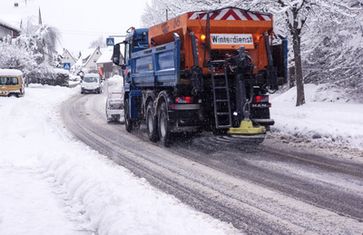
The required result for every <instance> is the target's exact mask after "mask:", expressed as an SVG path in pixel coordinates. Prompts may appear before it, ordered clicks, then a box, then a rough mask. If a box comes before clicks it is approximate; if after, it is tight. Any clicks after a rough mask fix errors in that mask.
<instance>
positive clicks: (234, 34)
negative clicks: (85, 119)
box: [113, 7, 287, 143]
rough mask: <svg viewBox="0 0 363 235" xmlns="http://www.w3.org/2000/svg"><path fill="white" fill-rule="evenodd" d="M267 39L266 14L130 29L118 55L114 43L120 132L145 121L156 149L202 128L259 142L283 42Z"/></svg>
mask: <svg viewBox="0 0 363 235" xmlns="http://www.w3.org/2000/svg"><path fill="white" fill-rule="evenodd" d="M275 38H276V37H275V35H274V34H273V16H272V15H271V14H268V13H260V12H253V11H248V10H243V9H239V8H234V7H226V8H222V9H217V10H213V11H195V12H187V13H184V14H182V15H180V16H178V17H175V18H173V19H170V20H168V21H166V22H163V23H161V24H158V25H155V26H152V27H150V28H149V29H134V28H131V29H130V31H129V34H128V36H127V37H126V40H125V41H124V42H123V43H124V44H125V51H124V56H121V55H120V45H116V46H115V47H114V55H113V61H114V63H116V64H118V65H121V67H122V69H123V74H124V77H125V94H124V95H125V99H124V100H125V126H126V129H127V130H128V131H131V130H132V129H133V128H135V127H138V126H139V125H138V124H139V123H140V122H143V121H146V124H147V130H148V134H149V138H150V140H152V141H157V140H159V139H160V140H161V141H162V142H163V143H168V142H169V141H168V140H169V139H170V138H169V136H170V135H171V133H173V132H198V131H202V130H204V131H212V132H213V133H214V134H219V135H229V136H232V137H239V138H242V137H243V138H246V139H253V140H254V139H257V142H261V141H262V140H263V139H264V136H265V134H266V131H268V130H269V127H270V126H271V125H273V124H274V121H273V120H272V119H271V118H270V112H269V108H270V106H271V104H270V102H269V96H268V93H269V92H271V91H275V90H277V89H278V81H279V79H282V80H286V75H287V41H286V40H282V43H280V44H278V45H275V42H274V41H275ZM121 58H123V60H122V61H121Z"/></svg>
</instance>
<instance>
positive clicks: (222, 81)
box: [210, 61, 232, 129]
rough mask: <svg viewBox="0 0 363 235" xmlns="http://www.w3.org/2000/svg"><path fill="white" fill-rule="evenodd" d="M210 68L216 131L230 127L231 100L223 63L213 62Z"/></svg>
mask: <svg viewBox="0 0 363 235" xmlns="http://www.w3.org/2000/svg"><path fill="white" fill-rule="evenodd" d="M211 65H212V67H210V71H211V73H212V74H211V75H212V89H213V105H214V118H215V124H216V129H225V128H230V127H232V117H231V99H230V94H229V86H228V76H227V71H226V68H225V66H224V61H213V62H212V63H211Z"/></svg>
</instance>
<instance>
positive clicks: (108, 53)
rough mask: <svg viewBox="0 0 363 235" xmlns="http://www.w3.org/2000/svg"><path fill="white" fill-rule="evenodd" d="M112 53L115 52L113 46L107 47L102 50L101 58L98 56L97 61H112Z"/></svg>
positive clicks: (101, 62)
mask: <svg viewBox="0 0 363 235" xmlns="http://www.w3.org/2000/svg"><path fill="white" fill-rule="evenodd" d="M112 54H113V50H112V48H105V49H104V50H102V55H101V57H100V58H98V60H97V62H96V63H97V64H107V63H112Z"/></svg>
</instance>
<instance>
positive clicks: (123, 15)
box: [0, 0, 148, 52]
mask: <svg viewBox="0 0 363 235" xmlns="http://www.w3.org/2000/svg"><path fill="white" fill-rule="evenodd" d="M25 1H26V0H0V19H2V18H5V19H2V20H8V21H9V20H10V21H12V22H10V23H13V24H15V23H16V22H15V20H16V17H18V18H19V15H21V16H22V17H23V18H25V17H27V16H28V15H37V14H38V10H37V9H38V7H40V9H41V12H42V18H43V23H45V24H49V25H52V26H55V27H56V28H58V29H59V30H60V32H61V36H62V38H61V45H60V47H61V48H63V47H65V48H69V49H70V50H71V51H73V52H77V51H79V50H82V49H85V48H88V46H89V44H90V42H91V41H93V40H95V39H97V38H99V37H100V36H105V37H106V36H107V35H112V34H125V31H126V30H127V29H128V28H129V27H130V26H135V27H139V26H141V15H142V13H143V12H144V9H145V4H146V2H148V0H132V1H128V0H27V1H28V4H27V7H26V9H25V7H24V4H25ZM15 2H18V3H19V4H20V7H18V8H14V3H15ZM8 8H12V9H10V10H9V9H8ZM12 15H14V17H13V16H12ZM15 15H17V16H16V17H15Z"/></svg>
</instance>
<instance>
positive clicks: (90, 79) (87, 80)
mask: <svg viewBox="0 0 363 235" xmlns="http://www.w3.org/2000/svg"><path fill="white" fill-rule="evenodd" d="M83 81H84V82H89V83H91V82H98V78H97V77H84V79H83Z"/></svg>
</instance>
